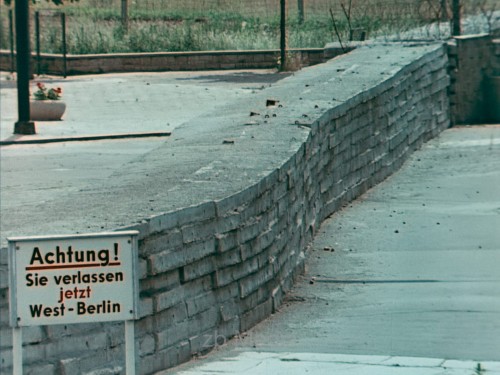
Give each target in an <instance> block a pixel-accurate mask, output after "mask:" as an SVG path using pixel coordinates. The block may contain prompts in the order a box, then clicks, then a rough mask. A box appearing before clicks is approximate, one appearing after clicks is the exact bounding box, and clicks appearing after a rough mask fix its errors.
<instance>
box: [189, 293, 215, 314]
mask: <svg viewBox="0 0 500 375" xmlns="http://www.w3.org/2000/svg"><path fill="white" fill-rule="evenodd" d="M214 305H216V298H215V294H214V292H212V291H209V292H206V293H204V294H202V295H199V296H196V297H194V298H190V299H188V300H186V308H187V313H188V317H192V316H193V315H196V314H198V313H200V312H202V311H205V310H208V309H210V308H213V307H214Z"/></svg>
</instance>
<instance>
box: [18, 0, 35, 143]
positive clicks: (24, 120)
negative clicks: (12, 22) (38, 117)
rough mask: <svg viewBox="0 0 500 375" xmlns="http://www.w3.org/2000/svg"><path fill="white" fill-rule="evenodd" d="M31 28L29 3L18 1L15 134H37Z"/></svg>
mask: <svg viewBox="0 0 500 375" xmlns="http://www.w3.org/2000/svg"><path fill="white" fill-rule="evenodd" d="M29 31H30V27H29V2H28V0H16V62H17V110H18V121H17V122H16V123H15V124H14V134H35V133H36V132H35V123H34V122H33V121H30V118H31V116H30V75H31V72H30V62H31V61H30V59H31V53H30V32H29Z"/></svg>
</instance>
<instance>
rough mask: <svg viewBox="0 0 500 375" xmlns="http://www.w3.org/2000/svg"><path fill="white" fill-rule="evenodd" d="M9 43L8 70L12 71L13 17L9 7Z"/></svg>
mask: <svg viewBox="0 0 500 375" xmlns="http://www.w3.org/2000/svg"><path fill="white" fill-rule="evenodd" d="M9 44H10V72H11V73H14V69H15V68H14V64H15V63H14V18H13V16H12V9H9Z"/></svg>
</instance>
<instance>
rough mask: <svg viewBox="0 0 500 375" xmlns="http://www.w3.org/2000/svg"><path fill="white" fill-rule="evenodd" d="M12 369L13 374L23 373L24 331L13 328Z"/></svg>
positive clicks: (21, 374)
mask: <svg viewBox="0 0 500 375" xmlns="http://www.w3.org/2000/svg"><path fill="white" fill-rule="evenodd" d="M12 370H13V375H23V331H22V328H21V327H13V328H12Z"/></svg>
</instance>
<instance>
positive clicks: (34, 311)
mask: <svg viewBox="0 0 500 375" xmlns="http://www.w3.org/2000/svg"><path fill="white" fill-rule="evenodd" d="M42 308H43V305H30V313H31V317H32V318H39V317H40V314H41V313H42Z"/></svg>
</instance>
